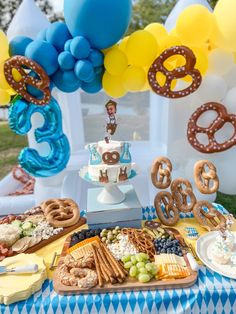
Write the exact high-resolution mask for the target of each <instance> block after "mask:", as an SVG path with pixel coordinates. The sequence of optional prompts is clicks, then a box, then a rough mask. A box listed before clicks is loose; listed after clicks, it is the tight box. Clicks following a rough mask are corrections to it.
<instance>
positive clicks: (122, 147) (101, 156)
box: [86, 140, 134, 183]
mask: <svg viewBox="0 0 236 314" xmlns="http://www.w3.org/2000/svg"><path fill="white" fill-rule="evenodd" d="M129 148H130V144H129V143H127V142H120V141H112V140H111V141H109V142H108V143H107V142H106V141H105V140H104V141H99V142H98V143H92V144H89V145H87V146H86V149H88V150H89V152H90V157H89V164H88V171H87V176H88V179H89V180H91V181H96V182H101V183H109V182H113V183H116V182H122V181H126V180H128V179H129V178H130V176H131V175H132V165H134V164H132V158H131V154H130V151H129Z"/></svg>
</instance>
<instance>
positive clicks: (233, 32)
mask: <svg viewBox="0 0 236 314" xmlns="http://www.w3.org/2000/svg"><path fill="white" fill-rule="evenodd" d="M235 10H236V2H235V1H234V0H219V1H218V2H217V4H216V6H215V9H214V17H215V20H216V24H217V34H216V43H218V44H220V47H221V48H225V49H227V50H230V51H236V20H235V14H234V13H235Z"/></svg>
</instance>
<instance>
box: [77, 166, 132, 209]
mask: <svg viewBox="0 0 236 314" xmlns="http://www.w3.org/2000/svg"><path fill="white" fill-rule="evenodd" d="M137 174H138V170H137V167H136V165H135V164H132V165H131V173H130V175H129V177H128V178H127V180H124V181H119V182H117V181H116V182H111V181H110V182H108V183H103V182H99V181H93V180H91V178H90V177H89V174H88V166H85V167H83V168H81V169H80V171H79V175H80V177H81V178H82V179H84V180H85V181H87V182H89V183H92V184H94V185H96V186H101V187H103V189H101V191H100V193H99V194H98V196H97V201H98V202H99V203H101V204H111V205H112V204H119V203H122V202H123V201H124V200H125V198H126V195H125V193H124V192H122V191H121V190H120V189H119V187H118V185H120V184H123V183H126V182H127V181H128V180H130V179H133V178H134V177H136V175H137Z"/></svg>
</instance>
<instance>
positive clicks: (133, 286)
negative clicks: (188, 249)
mask: <svg viewBox="0 0 236 314" xmlns="http://www.w3.org/2000/svg"><path fill="white" fill-rule="evenodd" d="M70 240H71V237H70V236H69V237H68V238H67V239H66V241H65V243H64V246H63V249H62V252H61V257H60V259H59V262H58V266H59V265H60V264H62V262H63V259H64V257H65V256H66V254H67V249H68V248H69V245H70ZM184 258H185V261H186V264H187V266H188V268H189V270H190V276H188V277H187V278H184V279H176V280H168V281H167V280H166V281H165V280H151V281H150V282H148V283H141V282H139V281H138V280H136V279H132V278H127V280H126V281H125V282H123V283H122V284H120V283H117V284H114V285H112V284H106V285H105V286H104V287H102V288H100V287H99V286H98V285H97V286H96V287H93V288H91V289H88V290H86V289H81V288H78V287H70V286H65V285H63V284H62V283H61V282H60V280H59V276H58V274H57V272H58V268H56V270H55V272H54V274H53V286H54V290H55V291H56V292H57V293H58V294H62V295H71V294H84V293H106V292H122V291H132V290H133V291H134V290H156V289H177V288H188V287H190V286H192V285H193V284H194V283H195V282H196V280H197V277H198V273H197V272H195V271H193V270H192V269H191V267H190V265H189V262H188V259H187V258H186V256H184Z"/></svg>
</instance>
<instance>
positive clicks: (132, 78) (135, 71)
mask: <svg viewBox="0 0 236 314" xmlns="http://www.w3.org/2000/svg"><path fill="white" fill-rule="evenodd" d="M122 81H123V86H124V87H125V89H126V90H128V91H130V92H139V91H140V90H141V89H142V88H143V87H144V85H145V82H146V73H145V71H144V69H143V68H138V67H135V66H129V67H128V68H127V69H126V70H125V72H124V74H123V76H122Z"/></svg>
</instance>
